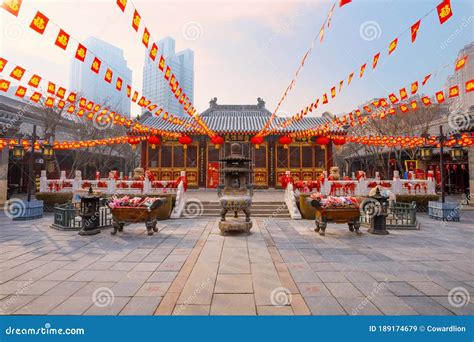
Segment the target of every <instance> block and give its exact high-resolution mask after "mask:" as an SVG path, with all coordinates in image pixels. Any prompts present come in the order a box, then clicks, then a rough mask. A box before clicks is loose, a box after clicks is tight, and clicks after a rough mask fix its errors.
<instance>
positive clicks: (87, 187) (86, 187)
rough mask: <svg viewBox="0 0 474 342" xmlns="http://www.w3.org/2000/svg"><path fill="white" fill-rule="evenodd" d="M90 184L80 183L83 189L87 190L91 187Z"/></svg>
mask: <svg viewBox="0 0 474 342" xmlns="http://www.w3.org/2000/svg"><path fill="white" fill-rule="evenodd" d="M91 185H92V184H91V182H82V188H83V189H89V188H90V187H91Z"/></svg>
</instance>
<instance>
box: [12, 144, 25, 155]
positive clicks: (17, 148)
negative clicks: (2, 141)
mask: <svg viewBox="0 0 474 342" xmlns="http://www.w3.org/2000/svg"><path fill="white" fill-rule="evenodd" d="M24 155H25V149H24V148H23V145H22V144H15V145H13V158H15V159H21V158H23V156H24Z"/></svg>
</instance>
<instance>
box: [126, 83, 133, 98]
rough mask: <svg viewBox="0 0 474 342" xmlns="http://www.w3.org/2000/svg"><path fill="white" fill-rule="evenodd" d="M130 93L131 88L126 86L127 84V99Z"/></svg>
mask: <svg viewBox="0 0 474 342" xmlns="http://www.w3.org/2000/svg"><path fill="white" fill-rule="evenodd" d="M131 93H132V87H130V86H129V85H128V84H127V97H130V94H131Z"/></svg>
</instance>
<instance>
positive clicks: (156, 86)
mask: <svg viewBox="0 0 474 342" xmlns="http://www.w3.org/2000/svg"><path fill="white" fill-rule="evenodd" d="M156 44H157V45H158V51H159V53H161V54H162V55H163V56H164V57H165V59H166V64H167V65H169V66H170V68H171V70H172V72H173V73H174V76H175V78H176V80H177V81H178V82H179V86H180V87H181V88H183V92H185V93H186V95H187V96H188V97H189V99H190V100H191V102H194V52H193V51H192V50H189V49H186V50H184V51H180V52H175V41H174V39H173V38H171V37H166V38H164V39H162V40H160V41H158V42H157V43H156ZM168 82H169V81H167V80H165V79H164V78H163V74H162V72H161V71H160V70H159V69H158V66H157V63H156V61H155V62H153V61H152V60H151V59H150V58H149V57H148V54H147V53H146V54H145V65H144V67H143V96H145V97H146V98H147V99H149V100H151V101H152V102H154V103H156V104H157V105H158V106H160V107H162V108H163V110H164V111H167V112H169V113H170V114H173V115H176V116H184V115H185V113H184V110H183V107H182V106H181V105H180V104H179V102H178V100H177V99H176V98H175V96H174V94H173V93H172V92H171V89H170V87H169V84H168ZM144 111H145V110H144Z"/></svg>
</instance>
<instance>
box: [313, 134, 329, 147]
mask: <svg viewBox="0 0 474 342" xmlns="http://www.w3.org/2000/svg"><path fill="white" fill-rule="evenodd" d="M329 141H330V140H329V138H328V137H323V136H321V137H317V138H316V140H315V142H316V144H318V145H327V144H329Z"/></svg>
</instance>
